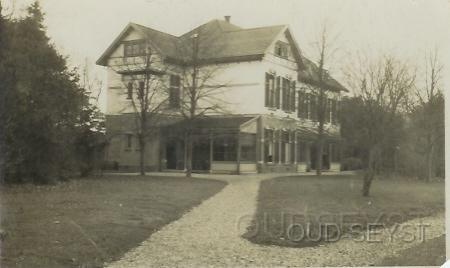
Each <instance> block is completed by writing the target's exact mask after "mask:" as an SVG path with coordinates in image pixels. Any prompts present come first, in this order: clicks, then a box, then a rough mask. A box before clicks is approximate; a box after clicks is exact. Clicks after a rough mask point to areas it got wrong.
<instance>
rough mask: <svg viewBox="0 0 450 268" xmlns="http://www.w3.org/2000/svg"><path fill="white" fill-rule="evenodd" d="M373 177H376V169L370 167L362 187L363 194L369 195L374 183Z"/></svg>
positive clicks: (365, 174)
mask: <svg viewBox="0 0 450 268" xmlns="http://www.w3.org/2000/svg"><path fill="white" fill-rule="evenodd" d="M373 177H374V171H373V170H372V168H368V169H367V170H366V172H365V173H364V180H363V188H362V195H363V196H369V194H370V186H371V185H372V180H373Z"/></svg>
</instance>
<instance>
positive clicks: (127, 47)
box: [123, 40, 145, 57]
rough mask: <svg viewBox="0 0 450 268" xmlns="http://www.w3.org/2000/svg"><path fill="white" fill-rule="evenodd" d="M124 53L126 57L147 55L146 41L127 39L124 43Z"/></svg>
mask: <svg viewBox="0 0 450 268" xmlns="http://www.w3.org/2000/svg"><path fill="white" fill-rule="evenodd" d="M123 48H124V51H123V54H124V56H125V57H136V56H143V55H145V41H144V40H133V41H126V42H124V44H123Z"/></svg>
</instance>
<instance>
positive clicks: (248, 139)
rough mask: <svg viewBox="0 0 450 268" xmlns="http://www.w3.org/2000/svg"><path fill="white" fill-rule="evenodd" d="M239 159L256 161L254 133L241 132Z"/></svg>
mask: <svg viewBox="0 0 450 268" xmlns="http://www.w3.org/2000/svg"><path fill="white" fill-rule="evenodd" d="M240 142H241V161H252V162H254V161H256V134H251V133H241V141H240Z"/></svg>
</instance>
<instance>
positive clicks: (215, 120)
mask: <svg viewBox="0 0 450 268" xmlns="http://www.w3.org/2000/svg"><path fill="white" fill-rule="evenodd" d="M254 118H255V116H220V117H219V116H208V117H201V118H196V119H194V120H189V121H188V120H182V121H179V122H176V123H174V124H171V125H169V126H166V127H165V129H164V130H165V131H167V132H185V131H186V129H188V127H189V128H191V129H192V130H193V131H194V132H195V133H199V132H201V133H209V132H214V133H217V132H219V133H223V132H238V131H239V130H240V127H241V125H242V124H244V123H246V122H248V121H250V120H252V119H254Z"/></svg>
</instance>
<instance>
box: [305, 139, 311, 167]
mask: <svg viewBox="0 0 450 268" xmlns="http://www.w3.org/2000/svg"><path fill="white" fill-rule="evenodd" d="M304 144H305V161H306V170H310V169H311V142H305V143H304Z"/></svg>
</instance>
